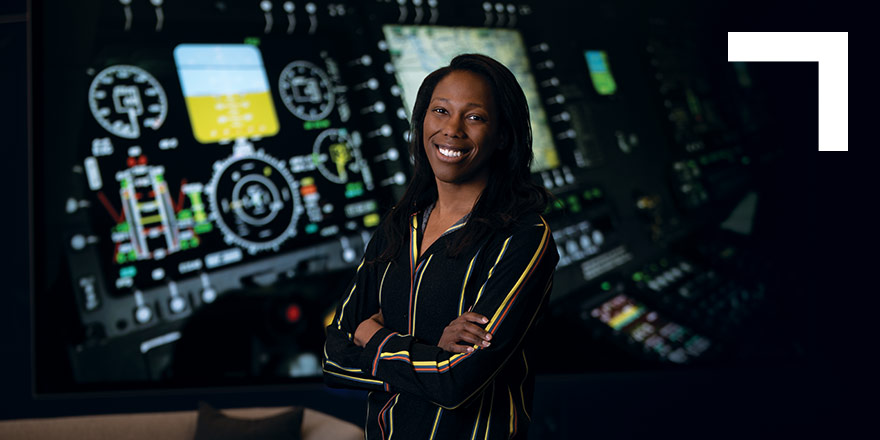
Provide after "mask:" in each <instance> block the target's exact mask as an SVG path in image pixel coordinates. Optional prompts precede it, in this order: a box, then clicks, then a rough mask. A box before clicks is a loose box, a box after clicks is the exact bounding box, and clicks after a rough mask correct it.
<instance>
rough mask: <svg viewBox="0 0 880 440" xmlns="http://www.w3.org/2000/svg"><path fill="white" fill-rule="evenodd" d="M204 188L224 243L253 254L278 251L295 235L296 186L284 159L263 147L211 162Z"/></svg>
mask: <svg viewBox="0 0 880 440" xmlns="http://www.w3.org/2000/svg"><path fill="white" fill-rule="evenodd" d="M206 192H207V193H208V200H209V203H210V205H211V211H212V214H213V216H214V219H215V220H216V222H217V225H218V226H219V227H220V230H221V231H222V232H223V237H224V239H225V240H226V242H227V243H230V244H236V245H238V246H241V247H242V248H244V249H246V250H247V251H248V252H250V253H251V254H255V253H257V252H259V251H264V250H270V249H271V250H276V251H277V250H278V249H279V247H280V245H281V243H283V242H284V241H285V240H287V239H288V238H290V237H293V236H295V235H296V222H297V219H298V218H299V215H300V213H301V212H302V209H303V208H302V203H301V202H300V196H299V186H298V184H297V183H296V181H295V180H294V178H293V176H292V175H291V174H290V173H289V172H288V171H287V170H286V169H285V168H284V163H283V162H281V161H279V160H277V159H275V158H273V157H271V156H269V155H267V154H265V153H263V151H262V150H259V151H257V152H255V153H251V154H245V155H240V156H232V157H230V158H228V159H226V160H224V161H221V162H217V163H215V164H214V175H213V176H212V178H211V181H210V183H209V185H208V188H207V189H206Z"/></svg>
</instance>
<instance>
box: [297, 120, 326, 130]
mask: <svg viewBox="0 0 880 440" xmlns="http://www.w3.org/2000/svg"><path fill="white" fill-rule="evenodd" d="M329 126H330V120H329V119H319V120H317V121H305V122H303V128H304V129H306V130H320V129H322V128H327V127H329Z"/></svg>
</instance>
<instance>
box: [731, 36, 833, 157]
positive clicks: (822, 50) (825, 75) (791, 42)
mask: <svg viewBox="0 0 880 440" xmlns="http://www.w3.org/2000/svg"><path fill="white" fill-rule="evenodd" d="M847 35H848V33H847V32H728V33H727V61H743V62H749V61H818V62H819V151H848V145H847V129H848V116H847V113H848V107H847V106H848V99H847V93H848V89H847V78H848V64H847V51H848V50H847Z"/></svg>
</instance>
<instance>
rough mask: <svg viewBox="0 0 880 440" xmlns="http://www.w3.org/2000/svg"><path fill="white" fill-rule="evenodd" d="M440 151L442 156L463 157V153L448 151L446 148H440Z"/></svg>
mask: <svg viewBox="0 0 880 440" xmlns="http://www.w3.org/2000/svg"><path fill="white" fill-rule="evenodd" d="M438 150H440V154H442V155H444V156H446V157H459V156H461V151H459V150H447V149H445V148H438Z"/></svg>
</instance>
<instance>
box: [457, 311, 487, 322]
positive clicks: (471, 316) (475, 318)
mask: <svg viewBox="0 0 880 440" xmlns="http://www.w3.org/2000/svg"><path fill="white" fill-rule="evenodd" d="M459 319H464V320H466V321H470V322H477V323H480V324H485V323H487V322H489V319H488V318H486V317H485V316H483V315H481V314H479V313H474V312H465V313H462V314H461V316H459V317H458V318H456V320H459ZM453 322H455V321H453Z"/></svg>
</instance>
